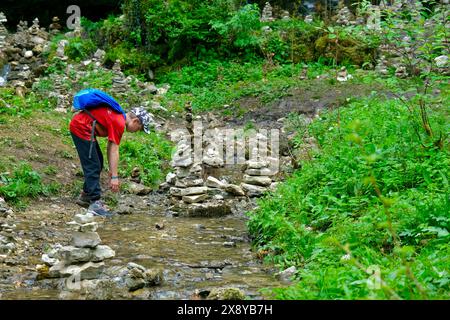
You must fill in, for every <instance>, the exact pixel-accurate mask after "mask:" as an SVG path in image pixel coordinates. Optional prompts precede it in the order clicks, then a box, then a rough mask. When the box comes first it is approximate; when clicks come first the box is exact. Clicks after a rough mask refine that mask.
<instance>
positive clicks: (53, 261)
mask: <svg viewBox="0 0 450 320" xmlns="http://www.w3.org/2000/svg"><path fill="white" fill-rule="evenodd" d="M41 260H42V261H43V262H44V263H45V264H46V265H47V266H50V267H51V266H54V265H55V264H57V263H58V262H59V260H58V259H56V258H50V257H49V256H48V254H46V253H44V254H43V255H42V256H41Z"/></svg>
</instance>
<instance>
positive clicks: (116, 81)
mask: <svg viewBox="0 0 450 320" xmlns="http://www.w3.org/2000/svg"><path fill="white" fill-rule="evenodd" d="M112 70H113V73H114V77H113V79H112V87H113V90H114V91H115V92H117V93H119V94H125V93H126V92H127V91H128V81H127V78H126V77H125V75H124V74H123V72H122V70H121V67H120V60H116V62H115V63H114V65H113V68H112Z"/></svg>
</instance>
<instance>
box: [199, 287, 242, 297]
mask: <svg viewBox="0 0 450 320" xmlns="http://www.w3.org/2000/svg"><path fill="white" fill-rule="evenodd" d="M245 298H246V297H245V294H244V293H243V292H242V290H240V289H237V288H219V289H213V290H211V293H210V294H209V295H208V300H245Z"/></svg>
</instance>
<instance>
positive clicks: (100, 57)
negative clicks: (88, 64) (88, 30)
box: [92, 49, 106, 67]
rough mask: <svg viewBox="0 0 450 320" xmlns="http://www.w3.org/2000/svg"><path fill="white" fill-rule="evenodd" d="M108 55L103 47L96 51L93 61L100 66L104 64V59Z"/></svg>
mask: <svg viewBox="0 0 450 320" xmlns="http://www.w3.org/2000/svg"><path fill="white" fill-rule="evenodd" d="M105 56H106V51H104V50H102V49H97V51H95V53H94V56H93V57H92V62H93V63H94V64H95V66H96V67H100V66H101V65H102V64H103V61H104V59H105Z"/></svg>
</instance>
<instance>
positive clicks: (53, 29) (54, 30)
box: [48, 17, 62, 35]
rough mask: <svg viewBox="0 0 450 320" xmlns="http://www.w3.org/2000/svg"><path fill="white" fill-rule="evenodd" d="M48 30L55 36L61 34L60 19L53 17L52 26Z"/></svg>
mask: <svg viewBox="0 0 450 320" xmlns="http://www.w3.org/2000/svg"><path fill="white" fill-rule="evenodd" d="M48 29H49V30H50V33H51V34H53V35H56V34H58V33H60V32H61V29H62V27H61V25H60V24H59V18H58V17H53V18H52V23H51V24H50V26H49V27H48Z"/></svg>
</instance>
